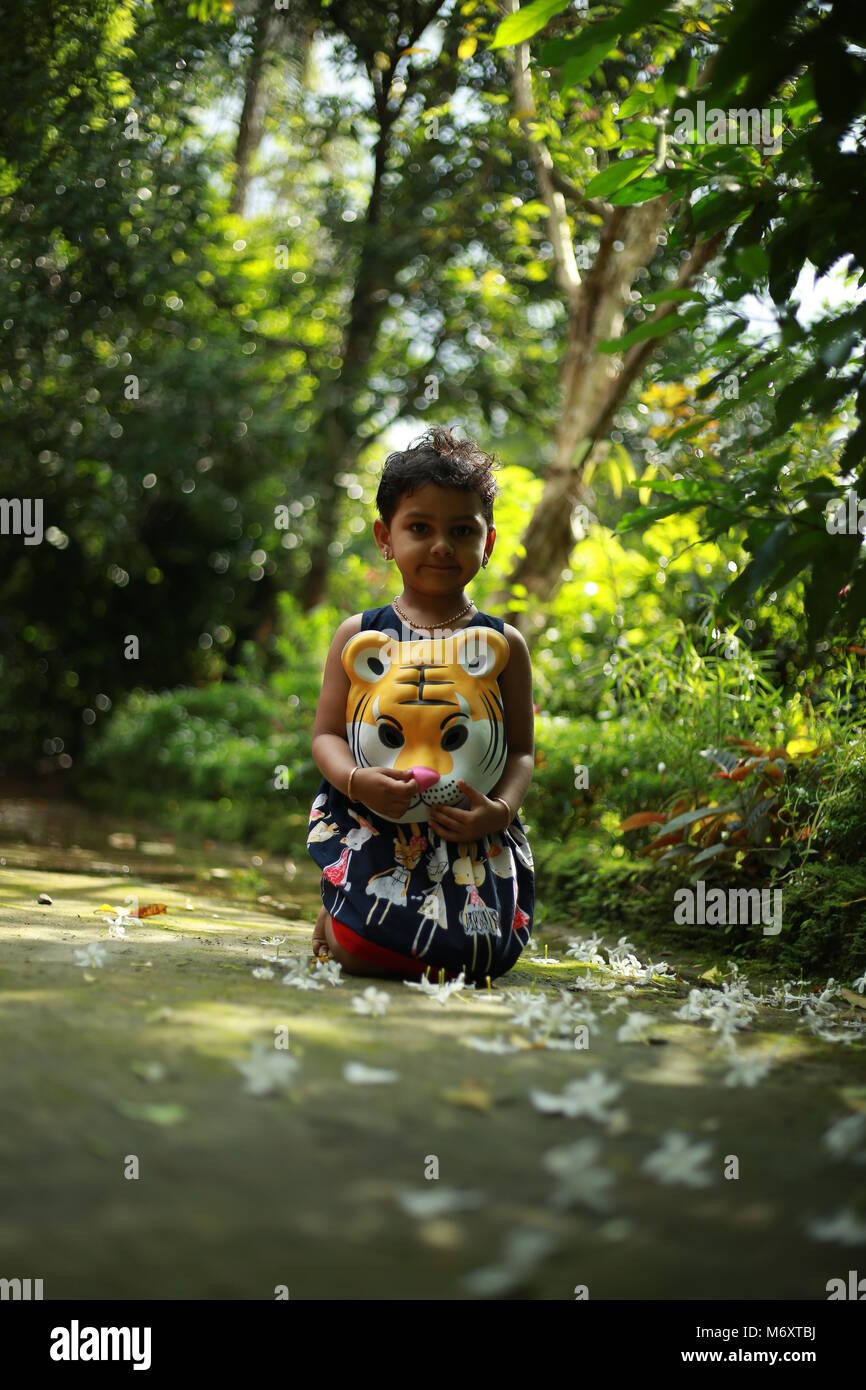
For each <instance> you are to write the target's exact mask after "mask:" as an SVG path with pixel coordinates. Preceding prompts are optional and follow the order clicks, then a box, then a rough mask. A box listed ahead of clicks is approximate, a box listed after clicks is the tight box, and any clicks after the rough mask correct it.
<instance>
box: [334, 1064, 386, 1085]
mask: <svg viewBox="0 0 866 1390" xmlns="http://www.w3.org/2000/svg"><path fill="white" fill-rule="evenodd" d="M343 1079H344V1080H345V1081H350V1082H351V1083H352V1085H353V1086H381V1085H385V1083H386V1082H389V1081H397V1080H399V1077H398V1074H397V1072H395V1071H383V1070H381V1069H380V1068H379V1067H368V1066H365V1064H364V1063H363V1062H347V1063H346V1065H345V1066H344V1067H343Z"/></svg>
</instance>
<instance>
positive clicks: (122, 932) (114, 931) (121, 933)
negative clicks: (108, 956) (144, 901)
mask: <svg viewBox="0 0 866 1390" xmlns="http://www.w3.org/2000/svg"><path fill="white" fill-rule="evenodd" d="M108 935H109V936H111V937H116V938H117V939H118V940H120V941H122V940H123V938H124V937H125V936H126V927H118V926H115V924H114V923H112V925H111V926H110V927H109V928H108Z"/></svg>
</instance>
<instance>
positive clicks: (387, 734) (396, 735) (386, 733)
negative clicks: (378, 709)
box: [377, 724, 406, 748]
mask: <svg viewBox="0 0 866 1390" xmlns="http://www.w3.org/2000/svg"><path fill="white" fill-rule="evenodd" d="M377 732H378V734H379V742H380V743H381V744H382V745H383V746H384V747H385V748H402V747H403V744H404V743H405V742H406V740H405V738H404V737H403V735H402V734H401V733H400V732H399V730H397V729H395V728H394V726H393V724H380V725H379V728H378V731H377Z"/></svg>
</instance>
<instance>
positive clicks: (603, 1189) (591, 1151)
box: [541, 1139, 614, 1211]
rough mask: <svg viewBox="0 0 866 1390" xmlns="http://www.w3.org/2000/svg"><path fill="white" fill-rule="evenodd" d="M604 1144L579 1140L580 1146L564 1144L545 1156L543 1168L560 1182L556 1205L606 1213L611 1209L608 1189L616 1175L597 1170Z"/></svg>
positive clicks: (555, 1197) (553, 1199)
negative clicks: (576, 1205)
mask: <svg viewBox="0 0 866 1390" xmlns="http://www.w3.org/2000/svg"><path fill="white" fill-rule="evenodd" d="M600 1154H601V1144H600V1143H599V1142H598V1140H597V1139H579V1140H578V1141H577V1143H576V1144H564V1145H561V1146H560V1147H559V1148H555V1149H550V1150H548V1152H547V1153H546V1154H545V1155H544V1157H543V1159H542V1160H541V1161H542V1164H543V1166H544V1167H545V1168H546V1169H547V1171H548V1172H549V1173H553V1174H555V1176H556V1177H557V1178H558V1179H559V1187H558V1188H557V1189H556V1191H555V1192H554V1194H553V1197H552V1198H551V1200H552V1202H553V1205H554V1206H557V1207H568V1206H571V1205H572V1203H579V1204H580V1205H581V1206H585V1207H590V1208H591V1209H592V1210H593V1211H604V1210H606V1209H607V1208H608V1207H609V1206H610V1201H609V1199H608V1195H607V1193H608V1189H609V1188H610V1187H611V1186H612V1185H613V1182H614V1178H613V1174H612V1173H609V1172H607V1170H606V1169H604V1168H599V1167H597V1166H596V1165H597V1163H598V1159H599V1157H600Z"/></svg>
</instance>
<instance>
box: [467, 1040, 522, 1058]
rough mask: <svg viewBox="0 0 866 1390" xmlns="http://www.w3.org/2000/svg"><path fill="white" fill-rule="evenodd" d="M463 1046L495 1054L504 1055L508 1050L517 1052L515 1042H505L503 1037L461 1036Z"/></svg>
mask: <svg viewBox="0 0 866 1390" xmlns="http://www.w3.org/2000/svg"><path fill="white" fill-rule="evenodd" d="M460 1041H461V1042H462V1044H463V1046H464V1047H472V1048H474V1049H475V1051H476V1052H492V1053H494V1054H496V1055H497V1056H505V1054H506V1053H508V1052H517V1051H518V1048H517V1045H516V1043H510V1042H507V1041H506V1039H505V1038H476V1037H472V1036H470V1037H468V1038H461V1039H460Z"/></svg>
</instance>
